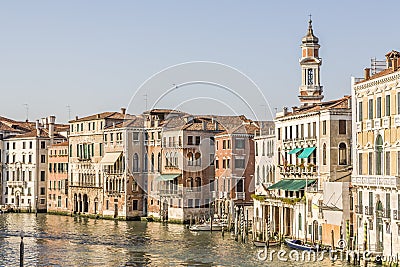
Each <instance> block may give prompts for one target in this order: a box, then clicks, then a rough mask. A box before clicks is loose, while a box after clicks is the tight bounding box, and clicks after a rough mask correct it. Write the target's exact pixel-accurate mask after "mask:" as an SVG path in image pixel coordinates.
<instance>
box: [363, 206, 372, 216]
mask: <svg viewBox="0 0 400 267" xmlns="http://www.w3.org/2000/svg"><path fill="white" fill-rule="evenodd" d="M365 215H374V207H371V206H365Z"/></svg>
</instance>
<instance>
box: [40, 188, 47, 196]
mask: <svg viewBox="0 0 400 267" xmlns="http://www.w3.org/2000/svg"><path fill="white" fill-rule="evenodd" d="M45 194H46V189H45V188H44V187H41V188H40V195H42V196H43V195H45Z"/></svg>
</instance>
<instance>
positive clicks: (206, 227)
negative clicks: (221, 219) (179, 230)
mask: <svg viewBox="0 0 400 267" xmlns="http://www.w3.org/2000/svg"><path fill="white" fill-rule="evenodd" d="M222 228H224V230H226V225H225V224H223V223H213V224H212V230H213V231H222ZM189 230H191V231H210V230H211V225H210V223H202V224H194V225H192V226H189Z"/></svg>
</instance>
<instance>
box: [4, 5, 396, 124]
mask: <svg viewBox="0 0 400 267" xmlns="http://www.w3.org/2000/svg"><path fill="white" fill-rule="evenodd" d="M398 7H400V2H398V1H385V0H383V1H369V0H364V1H349V0H347V1H342V0H338V1H284V0H283V1H233V0H231V1H211V0H210V1H209V0H203V1H183V0H182V1H175V0H170V1H122V0H121V1H102V0H96V1H94V0H92V1H80V0H70V1H50V0H48V1H42V0H36V1H18V0H15V1H0V92H1V97H0V99H1V100H2V101H1V102H0V116H5V117H9V118H13V119H17V120H25V119H26V117H27V115H28V118H29V120H36V119H39V118H42V117H46V116H49V115H55V116H56V117H57V121H58V122H64V123H65V122H67V121H68V120H69V119H73V118H75V116H79V117H83V116H86V115H91V114H95V113H99V112H103V111H119V110H120V108H121V107H127V108H128V112H130V113H134V114H137V113H141V112H142V111H144V110H146V109H149V108H175V109H179V110H183V111H187V112H191V113H196V114H224V115H227V114H244V115H246V116H248V117H251V118H256V119H271V118H272V117H273V116H274V112H275V111H276V110H278V111H279V110H281V109H282V108H283V107H284V106H287V107H292V106H298V105H299V100H298V98H297V95H298V90H299V89H298V88H299V86H300V65H299V58H300V52H301V50H300V44H301V38H302V37H303V36H304V35H305V34H306V32H307V27H308V19H309V17H308V15H309V14H312V21H313V28H314V34H315V35H316V36H317V37H318V38H319V40H320V45H321V49H320V57H321V58H322V61H323V64H322V67H321V81H322V82H321V84H322V85H323V86H324V96H325V98H324V100H332V99H336V98H340V97H342V96H343V95H350V94H351V86H350V78H351V76H355V77H361V76H362V75H363V69H364V68H365V67H368V66H369V65H370V59H371V58H373V57H376V58H377V59H382V60H383V59H384V55H385V54H386V53H387V52H389V51H391V50H393V49H394V50H398V49H400V37H399V34H398V29H399V27H398V19H397V17H398V16H397V15H396V14H395V13H394V12H392V10H397V9H398Z"/></svg>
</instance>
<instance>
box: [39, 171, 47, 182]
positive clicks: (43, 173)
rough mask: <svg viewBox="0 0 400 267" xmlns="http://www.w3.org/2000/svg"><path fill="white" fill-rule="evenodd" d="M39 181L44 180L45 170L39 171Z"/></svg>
mask: <svg viewBox="0 0 400 267" xmlns="http://www.w3.org/2000/svg"><path fill="white" fill-rule="evenodd" d="M40 181H42V182H44V181H46V172H45V171H40Z"/></svg>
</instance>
